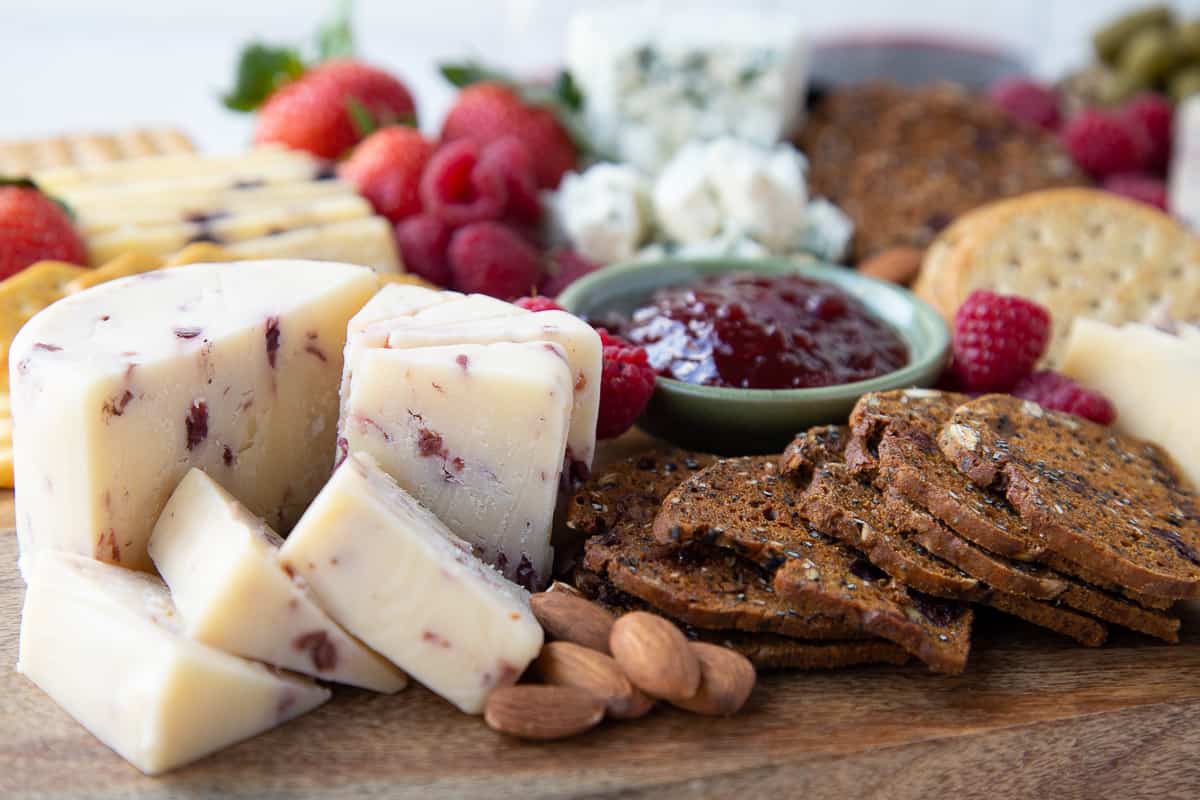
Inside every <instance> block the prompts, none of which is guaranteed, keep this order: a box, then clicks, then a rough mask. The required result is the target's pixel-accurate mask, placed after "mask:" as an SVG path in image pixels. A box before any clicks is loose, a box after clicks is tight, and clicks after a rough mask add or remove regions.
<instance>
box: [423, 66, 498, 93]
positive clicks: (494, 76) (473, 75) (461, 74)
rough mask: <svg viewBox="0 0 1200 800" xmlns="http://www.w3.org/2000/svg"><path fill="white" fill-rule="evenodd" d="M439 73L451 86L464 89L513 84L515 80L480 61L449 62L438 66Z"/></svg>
mask: <svg viewBox="0 0 1200 800" xmlns="http://www.w3.org/2000/svg"><path fill="white" fill-rule="evenodd" d="M438 72H440V73H441V74H442V77H443V78H445V79H446V80H447V81H448V82H449V83H450V85H451V86H454V87H457V88H459V89H462V88H463V87H465V86H470V85H471V84H473V83H484V82H485V81H486V82H495V83H507V84H511V83H513V79H512V77H511V76H509V75H508V74H507V73H505V72H501V71H500V70H497V69H492V68H491V67H485V66H484V65H483V64H481V63H479V62H478V61H459V62H453V61H451V62H447V63H444V64H439V65H438Z"/></svg>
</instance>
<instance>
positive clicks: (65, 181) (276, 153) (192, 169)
mask: <svg viewBox="0 0 1200 800" xmlns="http://www.w3.org/2000/svg"><path fill="white" fill-rule="evenodd" d="M322 166H323V164H322V162H321V161H319V160H318V159H316V158H314V157H313V156H311V155H309V154H308V153H305V152H303V151H300V150H288V149H286V148H283V147H259V148H255V149H253V150H249V151H247V152H244V153H235V154H232V155H220V156H212V155H199V154H196V153H179V154H175V155H164V156H146V157H144V158H131V159H125V160H123V161H112V162H107V163H101V164H83V165H72V166H66V167H54V168H51V169H44V170H39V171H38V172H36V173H34V180H36V181H37V184H38V185H39V186H41V187H42V188H43V189H44V190H46V191H50V192H52V193H54V194H66V193H69V192H70V191H72V190H73V189H74V188H76V187H93V186H102V185H104V186H108V187H109V188H110V189H111V188H113V187H120V186H129V185H136V184H139V183H146V182H149V183H160V182H179V181H185V180H187V179H189V178H205V177H209V176H221V177H225V178H228V179H230V180H231V181H237V180H239V179H246V178H253V177H254V176H256V175H268V174H269V175H275V174H290V173H291V172H292V171H294V170H299V171H301V173H302V174H303V176H304V177H305V178H306V179H307V178H310V177H311V176H312V173H313V172H315V171H316V170H318V169H319V168H321V167H322Z"/></svg>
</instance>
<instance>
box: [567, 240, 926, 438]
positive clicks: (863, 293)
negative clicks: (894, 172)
mask: <svg viewBox="0 0 1200 800" xmlns="http://www.w3.org/2000/svg"><path fill="white" fill-rule="evenodd" d="M738 271H748V272H757V273H761V274H767V275H781V274H786V273H795V274H799V275H805V276H807V277H811V278H815V279H818V280H823V281H828V282H829V283H833V284H835V285H837V286H839V287H841V288H842V289H843V290H844V291H846V292H848V293H849V294H852V295H854V296H855V297H857V298H858V299H859V300H861V301H862V302H863V303H864V304H866V306H867V308H869V309H870V310H871V311H872V312H873V313H874V314H875V315H876V316H878V317H880V318H881V319H883V320H885V321H887V322H888V323H889V324H890V325H891V326H892V327H893V328H895V330H896V331H897V332H898V333H899V334H900V336H901V337H902V338H903V339H904V341H905V343H907V345H908V351H909V357H910V360H909V363H908V365H907V366H905V367H904V368H903V369H899V370H896V371H895V372H890V373H888V374H887V375H881V376H880V377H878V378H872V379H871V380H866V381H858V382H856V383H847V384H842V385H840V386H823V387H820V388H816V389H732V388H728V387H721V386H695V385H693V384H689V383H684V382H682V381H677V380H673V379H670V378H659V379H658V381H657V386H656V388H655V392H654V397H653V398H652V399H651V400H650V405H649V406H648V407H647V409H646V413H645V415H644V416H643V417H642V419H641V420H639V421H638V424H639V425H640V426H641V427H643V428H645V429H646V430H648V431H649V432H651V433H653V434H654V435H656V436H661V437H662V438H664V439H668V440H670V441H672V442H674V443H676V444H678V445H680V446H682V447H688V448H692V449H696V450H703V451H707V452H717V453H738V454H740V453H751V452H762V453H770V452H779V451H780V450H781V449H782V448H783V446H784V445H786V444H787V443H788V442H789V441H791V439H792V437H793V436H794V435H795V434H796V432H797V431H802V430H804V429H806V428H808V427H811V426H813V425H821V424H826V423H845V422H846V419H847V417H848V416H849V414H850V410H851V409H852V408H853V407H854V403H855V401H856V400H858V398H859V397H861V396H862V395H863V394H866V393H867V392H878V391H885V390H888V389H901V388H906V387H911V386H929V385H931V384H932V383H933V382H934V381H936V380H937V377H938V375H939V374H940V372H941V370H942V367H943V366H944V365H945V363H946V358H947V355H948V353H949V349H950V332H949V330H948V329H947V328H946V323H945V322H944V321H943V320H942V318H941V317H940V316H938V314H937V312H936V311H934V310H933V309H932V308H931V307H930V306H928V305H926V304H925V303H924V302H922V301H921V300H918V299H917V297H916V296H915V295H913V294H912V293H911V292H909V291H908V290H906V289H902V288H900V287H898V286H895V285H893V284H890V283H885V282H883V281H878V280H874V279H873V278H867V277H864V276H862V275H859V274H858V273H857V272H854V271H852V270H849V269H846V268H845V267H836V266H827V265H824V264H800V263H796V262H794V261H789V260H785V259H754V260H737V259H713V260H670V259H667V260H663V261H653V262H646V263H640V264H618V265H615V266H611V267H608V268H606V269H602V270H600V271H598V272H594V273H592V274H591V275H588V276H587V277H585V278H583V279H581V280H579V281H576V282H575V283H573V284H571V286H570V287H569V288H568V289H567V290H566V291H564V292H563V293H562V294H561V295H560V296H559V298H558V302H559V303H560V304H561V305H562V306H564V307H565V308H566V309H567V310H569V311H571V312H573V313H575V314H578V315H580V316H582V317H586V318H590V319H593V320H596V319H601V318H603V317H604V316H605V315H606V314H608V313H611V312H618V313H621V314H628V313H630V312H632V311H633V310H634V309H636V308H638V307H639V306H641V305H644V304H645V303H646V301H647V300H648V299H649V298H650V296H651V295H652V294H653V293H654V291H655V290H657V289H661V288H663V287H665V286H679V285H686V284H690V283H694V282H696V281H697V280H699V279H700V278H703V277H706V276H709V275H716V274H720V273H725V272H738Z"/></svg>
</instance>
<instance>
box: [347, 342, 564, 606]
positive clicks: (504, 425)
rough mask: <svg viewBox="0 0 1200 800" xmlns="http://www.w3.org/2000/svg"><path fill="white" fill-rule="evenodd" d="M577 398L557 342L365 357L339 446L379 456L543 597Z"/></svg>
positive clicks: (455, 527) (377, 352)
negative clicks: (552, 527)
mask: <svg viewBox="0 0 1200 800" xmlns="http://www.w3.org/2000/svg"><path fill="white" fill-rule="evenodd" d="M573 392H574V387H573V378H572V375H571V370H570V368H569V367H568V365H567V360H566V354H565V353H564V351H563V349H562V347H560V346H559V345H557V344H552V343H550V342H529V343H520V344H513V343H507V342H503V343H497V344H488V345H481V344H464V345H454V346H449V347H426V348H421V349H415V350H390V349H389V350H381V349H373V350H367V351H365V352H364V353H363V354H362V355H361V357H360V358H359V363H358V368H357V372H356V373H355V375H354V381H353V383H352V384H351V387H350V393H349V395H348V397H347V402H346V410H345V417H344V419H343V420H342V426H341V427H342V439H341V440H340V441H339V446H340V447H342V449H343V452H349V453H357V452H364V453H369V454H370V455H372V456H373V457H374V458H375V459H376V460H378V462H379V463H380V465H382V466H383V468H384V470H386V471H387V473H388V474H389V475H391V476H392V477H393V478H395V479H396V481H397V482H398V483H399V484H400V486H402V487H403V488H404V489H405V490H406V491H408V492H410V493H412V495H413V496H414V497H416V498H417V499H418V500H419V501H421V502H422V503H423V504H425V505H426V506H428V507H429V508H430V509H431V510H432V511H433V512H434V513H435V514H437V515H438V517H440V518H441V519H442V520H443V521H444V522H445V523H446V525H447V527H449V528H450V530H452V531H454V533H455V534H457V535H458V536H461V537H462V538H464V539H466V540H467V541H468V542H470V543H471V544H472V545H475V546H476V547H477V548H478V552H479V554H480V555H481V557H482V558H484V559H485V560H486V561H488V562H490V563H492V564H495V565H496V566H497V567H498V568H499V569H500V571H501V572H502V573H504V575H505V576H507V577H509V578H511V579H514V580H516V581H517V582H518V583H520V584H521V585H523V586H525V587H527V588H529V587H540V586H542V585H543V584H544V583H545V582H546V581H547V580H548V579H549V577H550V567H551V562H552V556H553V552H552V550H551V548H550V529H551V523H552V521H553V517H554V506H555V501H556V499H557V496H558V485H559V479H560V477H561V473H562V467H563V454H564V453H565V452H566V446H567V431H568V426H569V425H570V420H571V409H572V404H573Z"/></svg>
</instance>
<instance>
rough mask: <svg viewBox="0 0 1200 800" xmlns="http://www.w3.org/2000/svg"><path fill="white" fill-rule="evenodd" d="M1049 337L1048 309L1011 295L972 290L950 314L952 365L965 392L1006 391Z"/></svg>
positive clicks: (1030, 366) (1027, 369) (1031, 364)
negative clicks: (952, 340)
mask: <svg viewBox="0 0 1200 800" xmlns="http://www.w3.org/2000/svg"><path fill="white" fill-rule="evenodd" d="M1049 339H1050V312H1048V311H1046V309H1044V308H1042V307H1041V306H1039V305H1038V304H1037V303H1034V302H1032V301H1030V300H1026V299H1024V298H1021V297H1016V296H1015V295H1003V294H996V293H995V292H988V291H983V290H978V289H977V290H976V291H974V292H971V294H970V295H968V297H967V299H966V302H964V303H963V304H962V306H961V307H959V309H958V313H957V314H955V315H954V363H953V365H952V367H951V368H952V369H953V370H954V372H955V377H957V379H958V381H959V383H960V385H961V386H962V387H963V389H964V390H966V391H968V392H1007V391H1008V390H1009V389H1011V388H1012V387H1013V386H1015V385H1016V383H1017V381H1019V380H1020V379H1021V378H1023V377H1025V376H1026V375H1028V374H1029V373H1030V371H1032V370H1033V367H1034V365H1035V364H1037V361H1038V359H1039V358H1041V357H1042V353H1043V352H1045V350H1046V343H1047V342H1048V341H1049Z"/></svg>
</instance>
